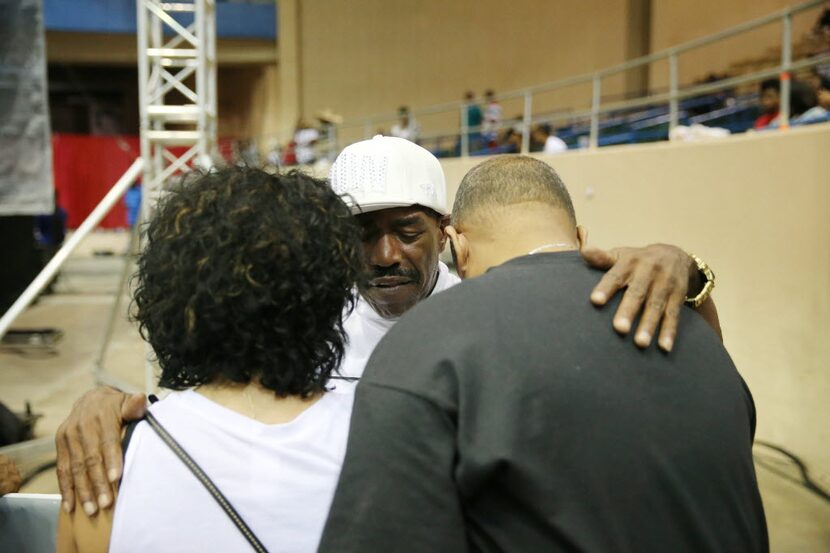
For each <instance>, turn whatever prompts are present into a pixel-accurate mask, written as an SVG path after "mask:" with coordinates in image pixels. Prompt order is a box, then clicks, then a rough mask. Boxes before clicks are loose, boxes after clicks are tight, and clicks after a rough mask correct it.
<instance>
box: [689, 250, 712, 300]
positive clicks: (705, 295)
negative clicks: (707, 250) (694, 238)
mask: <svg viewBox="0 0 830 553" xmlns="http://www.w3.org/2000/svg"><path fill="white" fill-rule="evenodd" d="M689 257H691V258H692V259H694V260H695V264H696V265H697V270H698V271H700V274H702V275H703V278H705V279H706V283H705V284H704V285H703V289H702V290H701V291H700V293H699V294H698V295H696V296H695V297H693V298H690V297H688V296H687V297H686V303H687V304H689V305H691V306H692V307H694V308H695V309H697V308H698V307H700V306H701V305H702V304H703V302H705V301H706V300H707V299H709V296H710V295H711V294H712V290H714V289H715V273H713V272H712V269H710V268H709V265H707V264H706V262H705V261H703V260H702V259H701V258H699V257H698V256H696V255H695V254H693V253H690V254H689Z"/></svg>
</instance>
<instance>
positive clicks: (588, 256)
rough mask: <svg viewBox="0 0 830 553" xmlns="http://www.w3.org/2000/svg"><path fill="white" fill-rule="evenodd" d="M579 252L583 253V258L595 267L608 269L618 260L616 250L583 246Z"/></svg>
mask: <svg viewBox="0 0 830 553" xmlns="http://www.w3.org/2000/svg"><path fill="white" fill-rule="evenodd" d="M579 253H580V254H582V259H584V260H585V262H586V263H588V265H590V266H591V267H594V268H595V269H603V270H607V269H610V268H611V266H612V265H614V263H616V262H617V255H616V251H615V250H610V251H606V250H601V249H599V248H582V249H581V250H579Z"/></svg>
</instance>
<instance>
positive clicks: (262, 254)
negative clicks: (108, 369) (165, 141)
mask: <svg viewBox="0 0 830 553" xmlns="http://www.w3.org/2000/svg"><path fill="white" fill-rule="evenodd" d="M146 236H147V245H146V248H145V249H144V252H143V253H142V254H141V257H140V260H139V263H138V273H137V275H136V276H137V278H138V284H137V288H136V290H135V295H134V301H135V307H137V310H136V311H137V312H136V314H135V317H134V318H135V319H136V320H137V321H138V323H139V329H140V331H141V335H142V337H143V338H144V339H145V340H147V341H148V342H149V343H150V345H152V347H153V349H154V350H155V354H156V356H157V358H158V362H159V365H160V366H161V379H160V380H159V385H160V386H163V387H166V388H171V389H174V390H182V389H185V388H190V387H193V386H198V385H201V384H206V383H209V382H217V381H221V380H222V379H227V380H230V381H233V382H240V383H246V382H249V381H250V380H251V379H258V380H259V382H260V383H261V384H262V386H264V387H265V388H268V389H270V390H273V391H274V392H276V393H277V395H279V396H283V397H284V396H288V395H294V396H300V397H308V396H310V395H312V394H314V393H316V392H320V391H322V390H324V389H325V386H326V382H327V381H328V379H329V376H330V374H331V372H332V370H334V369H336V368H337V367H338V365H339V364H340V360H341V358H342V356H343V350H344V342H345V340H346V337H345V334H344V332H343V324H342V315H343V313H344V310H346V309H351V308H352V307H353V302H354V299H353V298H354V296H353V287H354V286H355V284H357V282H358V281H359V280H360V279H361V278H362V275H363V258H362V246H361V242H360V231H359V228H358V226H357V224H356V222H355V219H354V217H353V216H352V214H351V212H350V211H349V208H348V207H347V206H346V204H345V203H343V201H342V200H341V199H340V198H339V197H338V196H337V195H336V194H335V193H334V192H333V191H332V189H331V187H330V186H329V185H328V183H327V182H326V181H324V180H318V179H314V178H312V177H309V176H307V175H303V174H301V173H297V172H292V173H288V174H283V175H270V174H268V173H266V172H264V171H260V170H257V169H248V168H228V169H221V170H217V171H212V172H210V173H207V174H198V175H195V176H191V177H189V178H185V179H183V180H182V181H181V182H180V183H178V184H176V185H174V186H172V187H171V188H170V189H169V190H168V191H167V192H166V193H165V194H164V196H163V198H162V200H161V201H160V202H159V204H158V207H157V210H156V213H155V215H154V217H153V219H152V221H151V222H150V223H149V226H148V228H147V229H146Z"/></svg>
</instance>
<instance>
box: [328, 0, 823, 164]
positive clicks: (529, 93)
mask: <svg viewBox="0 0 830 553" xmlns="http://www.w3.org/2000/svg"><path fill="white" fill-rule="evenodd" d="M824 2H825V0H811V1H809V2H804V3H802V4H798V5H796V6H791V7H788V8H785V9H783V10H780V11H778V12H775V13H773V14H770V15H767V16H764V17H759V18H757V19H753V20H751V21H747V22H745V23H742V24H740V25H736V26H734V27H731V28H729V29H725V30H723V31H720V32H717V33H714V34H711V35H708V36H705V37H701V38H697V39H694V40H690V41H688V42H685V43H682V44H679V45H677V46H674V47H671V48H667V49H665V50H662V51H660V52H655V53H653V54H649V55H646V56H642V57H639V58H636V59H632V60H629V61H626V62H624V63H621V64H618V65H615V66H612V67H608V68H605V69H601V70H598V71H593V72H590V73H584V74H581V75H576V76H573V77H568V78H564V79H559V80H556V81H552V82H548V83H544V84H540V85H536V86H533V87H528V88H524V89H520V90H515V91H511V92H506V93H503V94H499V95H498V96H496V99H498V100H500V101H505V100H513V99H519V98H521V99H522V104H523V112H522V118H521V122H520V124H519V126H520V127H521V130H522V140H521V152H522V153H527V152H528V151H529V149H530V133H531V128H532V124H533V123H534V121H535V119H534V116H533V99H534V95H538V94H539V93H542V92H550V91H555V90H561V89H564V88H568V87H573V86H576V85H585V84H588V83H590V85H591V103H590V106H591V107H590V109H587V110H579V111H568V112H566V113H562V114H558V115H554V116H552V117H547V118H545V119H544V120H545V122H555V121H562V120H568V119H578V118H589V119H590V131H589V135H588V136H589V139H588V144H589V146H590V147H591V148H596V147H598V145H599V134H600V117H601V115H602V114H604V113H609V112H612V111H619V110H625V109H635V108H638V107H644V106H649V105H653V104H658V103H668V106H669V117H668V124H669V129H673V128H675V127H676V126H677V125H678V124H679V121H680V101H681V100H683V99H684V98H690V97H693V96H698V95H701V94H708V93H712V92H718V91H722V90H728V89H731V88H733V87H735V86H740V85H744V84H748V83H752V82H757V81H760V80H763V79H767V78H770V77H774V76H778V77H779V78H780V80H781V92H780V98H781V100H780V105H781V107H780V116H779V119H780V128H787V127H788V126H789V120H790V75H791V73H792V72H793V71H796V70H799V69H804V68H807V67H811V66H814V65H817V64H820V63H825V62H830V54H824V55H819V56H814V57H812V58H807V59H805V60H800V61H799V62H793V60H792V52H793V48H792V40H793V36H792V18H793V16H794V15H796V14H799V13H801V12H805V11H807V10H811V9H814V8H817V7H819V6H821V5H822V4H823V3H824ZM776 22H780V23H781V33H782V34H781V59H780V63H779V65H777V66H775V67H773V68H770V69H765V70H761V71H756V72H753V73H749V74H745V75H740V76H736V77H730V78H726V79H723V80H719V81H717V82H713V83H706V84H701V85H694V86H690V87H684V88H682V89H681V87H680V83H679V61H678V58H679V56H680V55H681V54H683V53H685V52H688V51H690V50H694V49H696V48H700V47H702V46H708V45H711V44H714V43H717V42H719V41H722V40H725V39H728V38H731V37H734V36H737V35H740V34H743V33H746V32H748V31H752V30H755V29H757V28H759V27H763V26H766V25H769V24H772V23H776ZM663 60H668V65H669V87H668V91H667V92H663V93H658V94H651V95H646V96H643V97H641V98H635V99H632V100H624V101H618V102H611V103H607V102H606V103H605V104H603V102H602V86H603V80H604V79H606V78H608V77H611V76H614V75H618V74H620V73H623V72H625V71H628V70H631V69H637V68H640V67H644V66H648V65H650V64H652V63H654V62H658V61H663ZM469 106H470V104H469V103H467V102H464V101H455V102H448V103H444V104H438V105H433V106H429V107H426V108H421V109H417V110H412V111H411V112H410V113H411V116H413V117H416V116H421V117H423V116H431V115H435V114H440V113H453V112H457V113H458V114H459V116H460V117H459V120H460V123H459V124H458V126H457V127H455V128H454V129H453V131H451V133H452V134H455V136H459V137H460V138H459V140H458V142H459V146H460V148H459V150H460V155H461V156H462V157H467V156H469V155H470V135H471V134H472V133H477V132H481V131H482V130H483V128H482V126H477V127H470V126H468V125H467V109H468V108H469ZM395 119H397V116H396V114H381V115H375V116H371V117H366V118H362V119H356V120H350V121H346V122H344V123H341V124H339V125H337V135H338V136H340V137H342V136H343V135H344V134H345V132H344V131H346V130H347V129H362V130H363V138H370V137H371V135H372V134H373V129H374V128H376V126H377V125H378V124H380V123H383V122H389V121H393V120H395ZM451 133H450V132H444V133H439V134H435V135H428V136H424V137H421V138H422V139H424V140H426V139H429V138H438V137H442V136H444V137H446V136H449V135H450V134H451ZM338 146H339V144H338Z"/></svg>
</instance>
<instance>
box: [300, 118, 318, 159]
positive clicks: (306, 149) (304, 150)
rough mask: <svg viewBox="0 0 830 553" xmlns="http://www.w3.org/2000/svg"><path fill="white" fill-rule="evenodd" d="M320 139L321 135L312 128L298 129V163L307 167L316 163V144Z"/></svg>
mask: <svg viewBox="0 0 830 553" xmlns="http://www.w3.org/2000/svg"><path fill="white" fill-rule="evenodd" d="M318 138H320V133H319V132H318V131H317V129H313V128H311V127H308V128H305V129H298V130H297V132H295V133H294V155H295V156H296V157H297V163H299V164H301V165H305V164H307V163H312V162H313V161H314V159H315V157H316V156H315V155H314V142H315V141H316V140H317V139H318Z"/></svg>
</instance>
